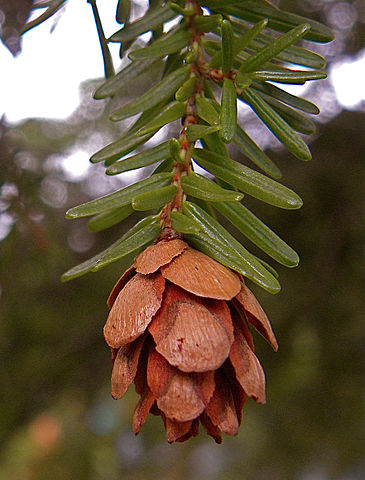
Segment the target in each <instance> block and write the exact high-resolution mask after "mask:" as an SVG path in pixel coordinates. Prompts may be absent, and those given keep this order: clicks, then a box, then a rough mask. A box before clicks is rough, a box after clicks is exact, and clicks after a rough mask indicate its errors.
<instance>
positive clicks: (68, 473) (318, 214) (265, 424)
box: [0, 0, 365, 480]
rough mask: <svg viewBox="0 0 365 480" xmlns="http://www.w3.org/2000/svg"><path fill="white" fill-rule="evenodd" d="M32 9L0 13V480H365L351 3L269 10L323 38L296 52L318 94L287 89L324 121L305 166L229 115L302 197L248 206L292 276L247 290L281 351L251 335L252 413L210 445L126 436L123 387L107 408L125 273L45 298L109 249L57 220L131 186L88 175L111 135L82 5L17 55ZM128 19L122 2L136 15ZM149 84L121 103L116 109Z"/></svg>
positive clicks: (23, 2)
mask: <svg viewBox="0 0 365 480" xmlns="http://www.w3.org/2000/svg"><path fill="white" fill-rule="evenodd" d="M99 3H100V13H101V15H102V19H105V28H106V33H107V35H109V34H111V33H113V31H115V30H116V29H117V28H118V27H117V25H116V24H115V23H113V22H114V11H115V8H116V4H117V1H116V0H105V1H104V2H99ZM276 3H278V2H276ZM31 4H32V2H31V0H12V2H9V1H4V0H0V26H1V29H0V33H1V38H2V40H3V45H1V46H0V64H1V73H0V100H1V102H0V103H1V107H0V108H1V113H2V114H4V115H3V117H2V120H1V124H0V355H1V362H0V480H18V479H22V480H49V479H50V478H52V479H53V480H68V479H78V480H84V479H85V480H86V479H87V480H104V479H105V480H119V479H123V480H129V479H134V480H149V479H157V478H158V479H161V480H164V479H166V480H197V479H199V480H218V479H219V480H225V479H227V480H235V479H245V480H253V479H255V480H276V479H280V480H281V479H293V480H337V479H339V480H358V479H359V480H360V479H362V478H364V463H363V457H364V455H363V454H364V381H363V380H364V375H363V374H364V368H363V367H364V362H363V348H364V321H363V320H364V316H363V312H364V304H363V293H364V284H363V280H364V276H363V260H364V258H363V255H364V250H363V241H364V237H363V230H364V222H363V221H364V151H365V150H364V136H365V131H364V110H365V87H364V73H365V41H364V24H363V22H364V11H363V2H362V1H361V0H354V1H336V0H322V1H314V0H301V1H297V2H296V1H294V0H288V1H281V2H280V6H281V7H282V8H285V9H290V10H291V11H295V12H297V13H302V14H305V15H308V16H310V17H312V18H314V19H317V20H320V21H323V22H325V23H327V24H328V25H330V26H331V27H332V28H333V29H334V30H335V32H336V40H334V41H333V42H331V43H330V44H327V45H310V48H313V49H315V50H316V51H318V52H319V53H321V54H322V55H324V56H326V57H327V58H328V61H329V64H328V72H329V80H328V81H325V82H318V84H317V85H316V84H310V85H309V87H305V90H298V91H299V92H300V94H301V95H303V96H305V97H306V98H308V99H309V100H312V101H314V102H315V103H317V104H318V105H319V107H320V108H321V112H322V113H321V114H320V115H319V116H318V117H317V120H318V122H317V123H318V131H317V133H316V135H314V136H312V137H311V138H309V139H308V140H309V141H310V142H311V149H312V152H313V160H312V161H311V162H309V163H307V164H304V163H302V162H300V161H298V160H296V159H294V158H293V157H292V156H291V155H290V154H288V153H287V152H286V151H284V150H282V149H281V147H280V146H279V145H278V143H277V142H276V140H275V139H274V138H273V137H272V136H271V134H270V133H269V132H268V131H267V130H266V129H265V127H263V126H261V125H260V123H259V122H257V121H256V119H255V117H254V116H253V115H252V114H251V113H250V112H249V111H243V112H241V115H242V120H243V123H244V124H245V126H246V128H247V131H248V133H249V134H251V135H252V136H253V137H254V138H255V140H256V141H257V143H259V144H260V145H261V146H263V147H265V148H267V151H268V152H269V155H270V156H271V157H272V158H273V159H274V160H275V161H276V162H277V163H278V164H279V166H280V167H281V169H282V171H283V174H284V175H283V179H282V181H283V183H284V184H285V185H288V186H290V187H292V188H294V189H295V191H296V192H298V193H299V194H300V195H301V197H302V198H303V199H304V206H303V208H302V209H301V210H300V211H294V212H290V211H282V210H278V209H275V208H273V207H270V206H265V205H263V204H259V202H257V203H256V202H254V201H253V200H251V201H248V204H249V206H250V208H251V207H252V209H254V211H255V213H256V214H257V215H258V216H259V217H260V218H262V219H263V220H264V221H265V222H266V223H267V224H268V225H269V226H271V227H272V228H273V229H274V230H275V231H276V232H277V233H278V234H279V235H280V236H282V237H283V238H284V239H285V240H286V241H287V242H288V243H289V244H290V245H291V246H292V247H293V248H295V249H296V250H297V251H298V252H299V254H300V256H301V264H300V266H299V267H298V268H296V269H295V270H286V269H284V267H279V268H278V270H279V273H280V279H281V284H282V291H281V293H279V294H278V295H276V296H271V295H270V294H267V293H265V292H264V291H263V290H260V289H257V288H254V286H252V288H253V290H254V291H255V293H256V295H257V297H258V298H259V300H260V302H261V303H262V305H263V306H264V308H265V310H266V312H267V313H268V314H269V317H270V319H271V321H272V323H273V326H274V330H275V332H276V336H277V338H278V340H279V344H280V349H279V351H278V352H277V353H274V352H272V351H271V349H270V347H269V346H268V345H267V344H266V343H265V342H264V340H262V339H261V338H259V337H258V335H256V349H257V355H258V357H259V358H260V360H261V363H262V364H263V366H264V368H265V371H266V375H267V404H266V405H264V406H259V405H255V404H254V402H253V401H247V403H246V405H245V408H244V420H243V425H242V427H241V429H240V433H239V435H238V437H236V438H229V437H226V438H224V441H223V445H221V446H219V445H216V444H215V443H214V442H213V440H212V439H211V438H208V437H207V436H206V435H205V433H201V434H200V436H199V437H197V438H195V439H192V440H190V441H189V442H188V443H186V444H174V445H168V444H167V443H166V441H165V436H164V429H163V426H162V422H161V420H160V419H159V418H156V417H153V416H151V417H150V418H149V419H148V421H147V423H146V424H145V426H144V427H143V429H142V432H141V433H140V435H139V436H138V437H134V435H133V433H132V429H131V417H132V414H133V410H134V405H135V403H136V401H137V397H136V395H135V393H134V388H133V387H132V388H130V390H129V391H128V393H127V394H126V396H125V397H124V399H123V400H120V401H117V402H116V401H114V400H113V399H112V398H111V396H110V373H111V362H110V352H109V349H108V348H107V346H106V344H105V343H104V339H103V336H102V327H103V325H104V322H105V319H106V316H107V313H108V311H107V307H106V299H107V296H108V293H109V291H110V289H111V288H112V286H113V284H114V282H115V281H116V280H117V278H119V276H120V275H121V274H122V272H123V271H124V269H125V268H126V267H127V266H128V264H129V263H130V262H131V259H128V260H127V261H125V262H116V263H114V264H112V265H111V266H109V267H108V268H106V269H104V270H101V271H100V272H98V273H97V274H94V273H91V274H88V275H86V276H84V277H81V278H79V279H76V280H74V281H72V282H70V283H66V284H61V283H60V275H61V274H62V273H63V272H64V271H66V270H67V269H69V268H70V267H72V266H73V265H75V264H77V263H80V262H82V261H83V260H85V259H87V258H89V257H91V256H92V255H94V254H95V253H97V252H98V251H100V250H102V249H104V248H105V247H106V246H107V245H109V244H110V243H111V242H112V241H114V239H116V238H118V237H119V236H120V235H121V233H122V232H121V227H120V226H116V227H114V228H112V229H109V230H107V231H105V232H102V233H98V234H94V233H90V232H89V231H88V229H87V223H86V222H84V221H83V220H79V221H72V222H70V221H66V220H65V218H64V212H65V211H66V209H68V208H70V207H71V206H74V205H76V204H78V203H81V202H83V201H87V200H89V199H92V198H95V197H96V196H99V195H101V194H106V193H108V192H110V191H113V190H115V189H116V188H121V186H123V185H126V184H128V183H129V182H130V181H131V180H135V178H136V176H137V175H139V174H140V172H127V173H125V174H123V175H119V176H117V177H107V176H105V174H104V168H103V167H102V166H100V165H97V166H90V165H89V163H88V158H89V156H90V155H91V154H92V153H94V152H95V151H97V150H98V149H100V148H101V147H102V146H104V145H106V144H107V143H108V142H110V141H111V140H113V139H115V138H117V137H118V135H119V134H120V132H121V130H122V129H123V124H122V125H121V124H111V122H109V121H108V114H109V112H110V109H111V108H112V107H111V105H110V103H109V102H108V101H101V100H98V101H95V100H93V99H92V95H93V91H94V90H95V88H96V86H97V85H99V84H100V83H101V81H102V79H101V77H102V75H103V67H102V60H101V55H100V50H99V46H98V43H97V35H96V32H95V30H94V24H93V18H92V15H91V8H90V5H87V3H86V1H85V2H80V1H79V0H69V1H68V2H67V3H66V5H65V8H64V9H63V11H61V12H60V14H58V15H57V16H56V17H55V18H52V19H50V20H48V22H46V23H45V24H43V25H42V26H41V27H39V28H38V29H35V30H31V31H30V32H28V33H27V34H26V35H25V36H24V39H23V40H22V43H21V42H20V40H19V37H18V34H17V32H18V31H19V29H20V28H21V26H22V25H23V24H24V22H25V20H26V18H27V16H28V13H29V8H30V6H31ZM77 8H78V9H81V10H76V9H77ZM143 8H144V2H143V1H142V0H141V1H139V2H136V5H135V9H134V11H133V15H134V16H135V17H136V16H138V15H141V14H143ZM38 13H39V12H38ZM75 15H76V18H75ZM111 17H112V18H111ZM108 22H109V23H108ZM108 29H109V30H110V31H108ZM57 39H60V40H57ZM56 42H59V43H56ZM47 46H48V47H47ZM47 48H48V50H47ZM21 49H22V50H23V51H22V52H20V50H21ZM78 49H79V50H78ZM10 52H11V53H10ZM75 52H76V55H79V57H78V59H79V60H78V61H77V59H76V60H75V57H72V55H74V54H75ZM113 55H114V56H115V59H116V65H117V66H118V52H117V50H116V51H113ZM22 62H23V63H22ZM67 62H68V63H67ZM156 73H157V72H153V71H152V72H150V73H149V74H150V78H149V77H142V78H141V79H140V80H139V82H137V83H136V84H135V85H133V88H130V89H129V90H128V89H126V90H125V91H124V92H123V95H124V101H125V99H126V98H128V96H130V95H138V94H139V92H140V91H142V89H144V88H145V87H146V84H147V85H148V84H149V82H150V81H151V78H152V77H153V75H156ZM52 75H53V76H52ZM90 78H92V79H91V80H90ZM81 81H82V83H81V85H80V86H79V83H80V82H81ZM315 83H317V82H315ZM78 88H79V91H78V92H79V93H77V89H78ZM67 89H69V90H67ZM72 89H73V90H72ZM75 89H76V90H75ZM75 92H76V93H75ZM70 98H71V100H72V101H71V100H70ZM119 100H120V99H119ZM119 100H118V101H119ZM121 101H123V99H122V100H121ZM52 102H56V103H57V102H58V103H57V105H58V107H57V105H56V103H54V104H53V103H52ZM52 112H54V113H53V114H52ZM233 154H234V155H236V154H237V152H233ZM127 223H128V222H127ZM127 227H128V225H127V224H126V225H124V227H123V228H124V229H126V228H127ZM245 244H247V246H248V247H249V248H251V245H249V244H248V242H247V241H245ZM252 250H254V249H253V248H252Z"/></svg>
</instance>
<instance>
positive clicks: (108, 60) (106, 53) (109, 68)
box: [87, 0, 115, 78]
mask: <svg viewBox="0 0 365 480" xmlns="http://www.w3.org/2000/svg"><path fill="white" fill-rule="evenodd" d="M87 2H88V3H90V5H91V7H92V9H93V14H94V20H95V25H96V29H97V31H98V36H99V42H100V47H101V52H102V54H103V61H104V72H105V77H106V78H109V77H112V76H113V75H114V74H115V71H114V66H113V60H112V56H111V54H110V50H109V47H108V42H107V40H106V38H105V35H104V30H103V26H102V24H101V20H100V16H99V11H98V7H97V6H96V0H87Z"/></svg>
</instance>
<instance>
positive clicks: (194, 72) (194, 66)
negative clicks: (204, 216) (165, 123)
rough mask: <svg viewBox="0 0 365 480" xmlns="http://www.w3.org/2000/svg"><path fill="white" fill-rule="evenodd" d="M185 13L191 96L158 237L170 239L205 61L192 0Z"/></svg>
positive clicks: (188, 164) (198, 10)
mask: <svg viewBox="0 0 365 480" xmlns="http://www.w3.org/2000/svg"><path fill="white" fill-rule="evenodd" d="M186 9H187V10H189V9H190V10H194V14H193V15H190V16H187V17H186V23H187V29H188V30H190V31H191V40H190V43H189V51H188V53H187V56H186V62H187V63H188V64H189V65H190V78H191V77H195V80H196V81H195V88H194V91H193V93H192V94H191V96H190V97H189V98H188V100H187V101H186V109H185V115H184V117H183V118H182V124H183V128H182V130H181V132H180V135H179V139H178V141H179V143H180V148H179V152H178V157H179V160H178V161H177V160H176V161H175V162H174V170H173V171H174V177H173V183H174V185H176V186H177V192H176V195H175V197H174V199H173V200H172V201H171V202H170V203H168V204H167V205H165V207H164V208H163V209H162V212H161V227H162V235H161V237H162V238H164V237H165V236H170V235H171V231H172V227H171V217H170V215H171V212H172V211H179V212H180V211H181V210H182V205H183V202H184V199H185V193H184V190H183V188H182V185H181V177H182V176H184V175H189V174H191V173H192V171H193V169H192V160H191V149H192V148H193V147H194V144H195V142H191V141H189V140H188V138H187V128H188V127H189V125H193V124H196V123H198V121H199V120H198V117H197V115H196V105H195V102H196V97H197V95H200V94H201V92H203V90H204V84H203V76H202V72H203V70H204V65H205V61H204V59H203V49H202V45H201V37H202V35H203V33H202V32H200V31H199V30H198V28H197V26H196V23H195V18H196V17H197V16H199V15H202V10H201V8H200V7H199V6H198V4H197V2H196V1H195V0H188V1H187V3H186Z"/></svg>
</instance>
